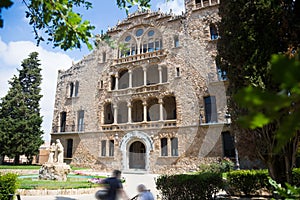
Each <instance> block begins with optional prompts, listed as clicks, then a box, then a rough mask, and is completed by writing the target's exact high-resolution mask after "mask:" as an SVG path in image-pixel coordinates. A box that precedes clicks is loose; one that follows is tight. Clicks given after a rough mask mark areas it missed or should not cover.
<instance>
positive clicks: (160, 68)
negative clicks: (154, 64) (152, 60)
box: [158, 65, 162, 83]
mask: <svg viewBox="0 0 300 200" xmlns="http://www.w3.org/2000/svg"><path fill="white" fill-rule="evenodd" d="M158 75H159V83H162V67H161V66H160V65H159V66H158Z"/></svg>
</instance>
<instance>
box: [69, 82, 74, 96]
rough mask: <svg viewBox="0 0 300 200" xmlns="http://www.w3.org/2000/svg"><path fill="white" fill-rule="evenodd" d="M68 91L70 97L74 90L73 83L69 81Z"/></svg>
mask: <svg viewBox="0 0 300 200" xmlns="http://www.w3.org/2000/svg"><path fill="white" fill-rule="evenodd" d="M69 89H70V90H69V91H70V97H73V90H74V83H73V82H71V83H70V85H69Z"/></svg>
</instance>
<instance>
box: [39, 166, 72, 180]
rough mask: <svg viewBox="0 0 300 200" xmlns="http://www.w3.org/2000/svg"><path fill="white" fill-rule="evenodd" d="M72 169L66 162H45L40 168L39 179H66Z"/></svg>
mask: <svg viewBox="0 0 300 200" xmlns="http://www.w3.org/2000/svg"><path fill="white" fill-rule="evenodd" d="M70 171H71V168H70V165H67V164H66V163H45V164H43V165H42V167H41V168H40V170H39V179H42V180H58V181H66V180H67V175H68V174H69V173H70Z"/></svg>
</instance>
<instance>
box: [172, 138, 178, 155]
mask: <svg viewBox="0 0 300 200" xmlns="http://www.w3.org/2000/svg"><path fill="white" fill-rule="evenodd" d="M171 156H178V138H176V137H173V138H171Z"/></svg>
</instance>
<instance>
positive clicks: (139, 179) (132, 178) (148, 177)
mask: <svg viewBox="0 0 300 200" xmlns="http://www.w3.org/2000/svg"><path fill="white" fill-rule="evenodd" d="M108 174H109V173H105V175H108ZM158 176H159V175H156V174H129V173H122V177H124V178H125V179H126V182H125V184H123V186H124V190H125V191H126V193H127V195H128V196H129V197H130V198H132V197H134V196H135V195H137V190H136V187H137V186H138V185H139V184H141V183H142V184H144V185H146V187H147V188H148V189H150V190H151V192H152V193H153V195H154V196H155V197H157V195H158V191H157V190H156V186H155V178H156V177H158ZM94 195H95V194H82V195H45V196H21V200H95V196H94Z"/></svg>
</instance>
